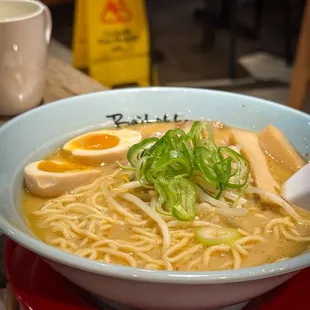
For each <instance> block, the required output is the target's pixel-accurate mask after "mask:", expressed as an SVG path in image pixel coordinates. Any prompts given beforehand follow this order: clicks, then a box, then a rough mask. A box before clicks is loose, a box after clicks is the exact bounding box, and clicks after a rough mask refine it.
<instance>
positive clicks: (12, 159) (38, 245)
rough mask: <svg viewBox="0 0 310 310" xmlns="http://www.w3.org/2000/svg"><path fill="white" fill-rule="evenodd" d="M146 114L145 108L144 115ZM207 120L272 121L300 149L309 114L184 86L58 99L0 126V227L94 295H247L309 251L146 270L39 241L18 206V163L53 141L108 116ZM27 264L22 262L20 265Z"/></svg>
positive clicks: (200, 299) (174, 301)
mask: <svg viewBox="0 0 310 310" xmlns="http://www.w3.org/2000/svg"><path fill="white" fill-rule="evenodd" d="M146 114H147V115H146ZM147 118H148V119H155V118H158V119H161V120H173V119H174V118H176V119H178V120H179V119H198V120H199V119H210V120H221V121H223V122H225V123H226V124H228V125H232V126H237V127H241V128H247V129H251V130H259V129H261V128H263V127H264V126H265V125H267V124H269V123H272V124H274V125H275V126H277V127H279V128H280V129H281V130H282V131H283V132H284V134H285V135H286V137H288V139H289V140H290V141H291V142H292V143H293V144H294V146H295V147H296V148H297V149H298V150H299V151H300V152H301V153H304V154H306V153H307V152H308V147H309V143H310V117H309V116H308V115H306V114H303V113H300V112H297V111H294V110H292V109H289V108H286V107H284V106H281V105H277V104H275V103H272V102H268V101H264V100H259V99H255V98H251V97H247V96H240V95H235V94H231V93H225V92H217V91H206V90H197V89H184V88H183V89H182V88H179V89H178V88H142V89H127V90H115V91H107V92H103V93H95V94H90V95H85V96H79V97H74V98H70V99H66V100H61V101H59V102H57V103H53V104H49V105H46V106H43V107H40V108H37V109H34V110H32V111H30V112H27V113H25V114H23V115H21V116H19V117H17V118H15V119H13V120H12V121H10V122H8V123H7V124H5V125H4V126H2V127H1V128H0V202H1V203H0V229H1V230H2V231H3V232H4V233H5V234H6V235H7V236H9V237H10V238H12V239H13V240H15V241H16V242H18V243H20V244H21V245H23V246H24V247H26V248H28V249H30V250H32V251H33V252H36V253H38V254H39V255H41V256H42V257H44V258H45V259H46V260H47V261H48V262H49V264H50V265H51V266H53V268H55V269H56V270H57V271H59V272H60V273H61V274H63V275H64V276H65V277H67V278H68V279H69V280H71V281H72V282H74V283H76V284H77V285H79V286H81V287H83V288H85V289H86V290H88V291H90V292H93V293H95V294H97V295H99V296H102V297H105V298H109V299H111V300H115V301H118V302H121V303H124V304H126V305H131V306H135V307H139V308H144V309H179V310H182V309H187V310H195V309H208V308H215V307H222V306H225V305H230V304H234V303H238V302H241V301H244V300H248V299H251V298H253V297H255V296H258V295H259V294H262V293H264V292H266V291H268V290H271V289H272V288H274V287H276V286H278V285H279V284H281V283H283V282H284V281H286V280H287V279H289V278H290V277H291V276H292V275H293V274H294V273H295V272H297V271H298V270H301V269H302V268H305V267H307V266H309V265H310V253H305V254H302V255H300V256H298V257H295V258H292V259H289V260H286V261H283V262H279V263H275V264H268V265H263V266H258V267H255V268H245V269H241V270H229V271H216V272H168V271H146V270H139V269H133V268H129V267H123V266H116V265H107V264H104V263H98V262H95V261H91V260H88V259H85V258H81V257H77V256H74V255H71V254H67V253H65V252H63V251H61V250H58V249H56V248H54V247H51V246H48V245H46V244H45V243H43V242H41V241H40V240H38V239H37V238H36V237H35V236H34V235H33V234H32V233H31V232H30V231H29V229H28V227H27V226H26V225H25V223H24V218H23V215H22V213H21V207H20V191H21V186H22V180H23V173H22V171H23V167H24V166H25V165H26V164H27V163H29V162H30V161H33V160H37V159H40V158H42V156H43V155H45V154H46V153H48V152H49V151H50V150H53V149H55V147H56V146H57V145H59V144H60V143H61V142H63V141H65V139H68V138H69V137H72V136H74V135H76V134H77V132H79V133H81V129H83V131H87V130H88V131H89V130H92V129H95V128H98V127H101V126H103V125H105V124H106V123H107V121H109V120H110V121H111V120H113V119H114V120H116V121H118V122H120V121H122V122H135V121H141V119H142V120H145V119H147ZM25 268H27V266H25Z"/></svg>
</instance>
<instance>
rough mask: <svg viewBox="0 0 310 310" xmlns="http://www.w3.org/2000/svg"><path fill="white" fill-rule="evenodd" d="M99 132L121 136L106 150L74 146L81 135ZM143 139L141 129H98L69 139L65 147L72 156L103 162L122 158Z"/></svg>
mask: <svg viewBox="0 0 310 310" xmlns="http://www.w3.org/2000/svg"><path fill="white" fill-rule="evenodd" d="M97 134H108V135H113V136H116V137H118V138H119V143H118V144H117V145H116V146H114V147H111V148H108V149H104V150H87V149H81V148H73V147H72V144H73V143H74V142H75V141H76V140H78V139H80V138H81V137H85V136H89V135H97ZM141 140H142V134H141V133H140V132H139V131H136V130H132V129H126V128H125V129H119V130H98V131H93V132H90V133H86V134H84V135H80V136H78V137H76V138H74V139H72V140H70V141H68V142H67V143H66V144H65V145H64V146H63V149H64V150H65V151H66V152H69V153H70V154H71V155H72V157H73V158H74V159H76V160H78V161H81V162H87V163H88V164H101V163H111V162H115V161H116V160H118V159H120V158H121V157H122V156H124V155H126V154H127V152H128V149H129V148H130V147H131V146H132V145H134V144H136V143H139V142H140V141H141Z"/></svg>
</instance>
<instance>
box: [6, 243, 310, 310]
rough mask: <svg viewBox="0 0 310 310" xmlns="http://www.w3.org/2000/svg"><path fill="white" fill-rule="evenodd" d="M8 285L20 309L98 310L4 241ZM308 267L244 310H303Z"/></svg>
mask: <svg viewBox="0 0 310 310" xmlns="http://www.w3.org/2000/svg"><path fill="white" fill-rule="evenodd" d="M5 261H6V272H7V277H8V281H9V284H10V286H11V289H12V291H13V293H14V294H15V296H16V298H17V300H18V302H19V303H20V304H21V305H22V306H23V308H24V310H43V309H44V310H55V309H57V310H98V308H97V307H95V306H92V305H91V304H90V303H88V302H86V300H92V298H91V296H90V295H89V294H88V293H86V292H85V291H84V290H82V289H81V288H79V287H77V286H75V285H74V284H72V283H71V282H69V281H68V280H66V279H65V278H64V277H62V276H61V275H60V274H58V273H57V272H55V271H54V270H53V269H52V268H51V267H50V266H49V265H47V264H46V263H45V262H44V261H43V260H42V259H41V258H40V257H39V256H38V255H36V254H34V253H33V252H30V251H29V250H26V249H25V248H23V247H22V246H20V245H18V244H16V243H15V242H14V241H11V240H8V241H7V244H6V252H5ZM309 279H310V268H308V269H306V270H304V271H302V272H300V273H299V274H297V275H296V276H295V277H294V278H293V279H291V280H290V281H288V282H287V283H286V284H284V285H282V286H281V287H279V288H277V289H275V290H274V291H272V292H269V293H267V294H265V295H263V296H261V297H259V298H256V299H254V300H252V301H251V302H250V303H249V304H248V305H247V306H246V307H245V309H244V310H254V309H255V310H258V309H259V310H277V309H279V310H292V309H296V310H306V309H310V298H309V297H308V294H307V290H306V288H307V287H308V283H309Z"/></svg>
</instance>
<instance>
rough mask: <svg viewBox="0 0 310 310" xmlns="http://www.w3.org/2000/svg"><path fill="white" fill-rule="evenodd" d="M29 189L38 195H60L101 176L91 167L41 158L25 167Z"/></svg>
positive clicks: (98, 170)
mask: <svg viewBox="0 0 310 310" xmlns="http://www.w3.org/2000/svg"><path fill="white" fill-rule="evenodd" d="M24 171H25V183H26V186H27V189H28V190H29V191H30V192H31V193H33V194H35V195H38V196H59V195H62V194H64V193H67V192H69V191H70V190H72V189H74V188H76V187H78V186H80V185H82V184H85V183H86V182H88V181H91V180H92V179H94V178H95V177H97V176H99V174H100V169H98V168H97V169H93V168H92V169H90V168H87V167H84V166H80V165H76V164H71V163H67V162H58V161H49V160H41V161H37V162H34V163H31V164H29V165H27V166H26V167H25V170H24Z"/></svg>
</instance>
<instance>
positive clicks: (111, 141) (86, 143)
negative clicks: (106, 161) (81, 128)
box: [71, 134, 120, 150]
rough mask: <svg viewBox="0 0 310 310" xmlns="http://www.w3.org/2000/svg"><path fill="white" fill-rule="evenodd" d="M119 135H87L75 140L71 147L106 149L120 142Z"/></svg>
mask: <svg viewBox="0 0 310 310" xmlns="http://www.w3.org/2000/svg"><path fill="white" fill-rule="evenodd" d="M119 140H120V139H119V137H117V136H113V135H109V134H93V135H87V136H84V137H81V138H78V139H76V140H74V141H73V142H72V143H71V149H83V150H106V149H110V148H112V147H114V146H116V145H118V144H119Z"/></svg>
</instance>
